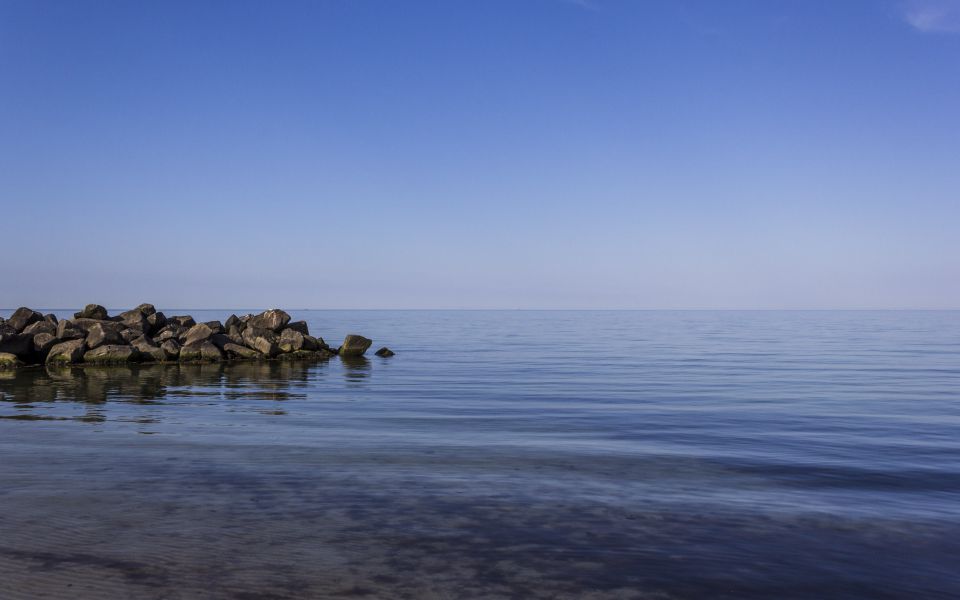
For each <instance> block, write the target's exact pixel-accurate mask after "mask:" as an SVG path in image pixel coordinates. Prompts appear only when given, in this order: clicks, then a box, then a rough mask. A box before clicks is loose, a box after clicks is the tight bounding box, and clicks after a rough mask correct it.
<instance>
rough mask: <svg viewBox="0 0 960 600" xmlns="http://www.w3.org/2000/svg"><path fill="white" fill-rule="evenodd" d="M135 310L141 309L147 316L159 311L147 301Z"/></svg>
mask: <svg viewBox="0 0 960 600" xmlns="http://www.w3.org/2000/svg"><path fill="white" fill-rule="evenodd" d="M134 310H139V311H140V314H142V315H143V316H145V317H149V316H150V315H153V314H156V312H157V309H155V308H154V307H153V305H152V304H147V303H143V304H141V305H140V306H138V307H137V308H136V309H134Z"/></svg>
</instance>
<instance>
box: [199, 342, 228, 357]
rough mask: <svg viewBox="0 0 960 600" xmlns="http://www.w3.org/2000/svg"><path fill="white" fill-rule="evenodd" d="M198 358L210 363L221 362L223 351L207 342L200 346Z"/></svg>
mask: <svg viewBox="0 0 960 600" xmlns="http://www.w3.org/2000/svg"><path fill="white" fill-rule="evenodd" d="M200 357H201V358H202V359H203V360H209V361H212V362H216V361H220V360H223V351H222V350H221V349H220V348H217V345H216V344H214V343H213V342H211V341H210V340H207V341H205V342H203V343H202V344H200Z"/></svg>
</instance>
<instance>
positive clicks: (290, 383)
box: [0, 359, 369, 422]
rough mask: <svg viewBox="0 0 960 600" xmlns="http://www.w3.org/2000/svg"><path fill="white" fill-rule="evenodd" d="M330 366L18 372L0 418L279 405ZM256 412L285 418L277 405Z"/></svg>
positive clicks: (352, 367) (355, 364)
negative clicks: (112, 406)
mask: <svg viewBox="0 0 960 600" xmlns="http://www.w3.org/2000/svg"><path fill="white" fill-rule="evenodd" d="M344 367H345V368H344V376H345V377H346V379H347V380H348V381H357V380H358V378H363V377H367V376H368V375H369V361H368V360H366V359H362V360H361V361H357V360H351V361H350V362H349V363H346V364H345V365H344ZM328 369H329V366H328V363H325V362H320V363H317V362H304V361H264V362H236V363H213V364H182V365H181V364H169V365H166V364H163V365H161V364H156V365H143V366H139V365H132V366H115V367H96V368H80V367H53V366H50V367H46V368H38V369H22V370H20V371H16V372H4V373H3V379H2V380H0V418H4V419H19V420H49V419H54V420H61V419H73V420H79V421H84V422H103V421H104V420H107V411H108V410H113V411H114V412H116V411H118V410H120V409H119V408H117V409H109V408H108V407H107V405H108V404H110V403H113V404H116V405H118V406H122V405H126V406H128V407H129V406H130V405H136V406H140V407H144V406H150V405H158V406H159V405H168V404H174V403H185V402H192V403H196V404H207V405H209V404H211V403H214V404H216V403H220V402H223V401H242V400H251V401H259V402H262V401H278V402H282V401H286V400H290V399H298V398H299V399H302V398H305V397H306V390H307V388H308V387H309V386H310V385H312V384H315V383H316V382H317V381H319V380H321V379H322V378H324V377H325V376H326V374H327V370H328ZM65 404H70V405H72V406H73V407H76V406H77V405H83V406H84V407H85V408H84V410H83V411H81V412H80V413H78V412H76V410H75V408H74V409H73V410H70V411H65V410H64V408H63V406H64V405H65ZM234 404H236V402H234ZM141 412H142V411H141ZM261 412H263V413H264V414H271V415H283V414H285V411H284V410H282V409H281V408H278V407H274V406H271V407H270V408H268V409H265V410H262V411H261ZM68 413H69V414H68ZM118 416H119V415H118ZM143 419H144V417H143V415H142V414H140V415H138V416H137V418H136V419H131V420H136V421H137V422H152V421H154V420H156V419H159V413H158V414H157V416H156V417H148V418H147V421H144V420H143Z"/></svg>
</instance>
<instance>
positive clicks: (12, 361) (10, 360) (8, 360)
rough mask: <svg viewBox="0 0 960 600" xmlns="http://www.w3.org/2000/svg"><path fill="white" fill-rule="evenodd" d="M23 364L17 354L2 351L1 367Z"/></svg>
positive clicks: (14, 366)
mask: <svg viewBox="0 0 960 600" xmlns="http://www.w3.org/2000/svg"><path fill="white" fill-rule="evenodd" d="M22 364H23V363H22V362H20V359H18V358H17V355H16V354H10V353H9V352H0V369H15V368H17V367H19V366H20V365H22Z"/></svg>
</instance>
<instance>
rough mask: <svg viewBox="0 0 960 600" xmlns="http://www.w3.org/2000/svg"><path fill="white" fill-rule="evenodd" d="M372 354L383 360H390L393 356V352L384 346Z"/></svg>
mask: <svg viewBox="0 0 960 600" xmlns="http://www.w3.org/2000/svg"><path fill="white" fill-rule="evenodd" d="M374 354H375V355H377V356H380V357H383V358H390V357H391V356H393V355H394V354H395V352H394V351H393V350H391V349H390V348H387V347H386V346H384V347H383V348H380V349H379V350H377V351H376V352H374Z"/></svg>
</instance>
